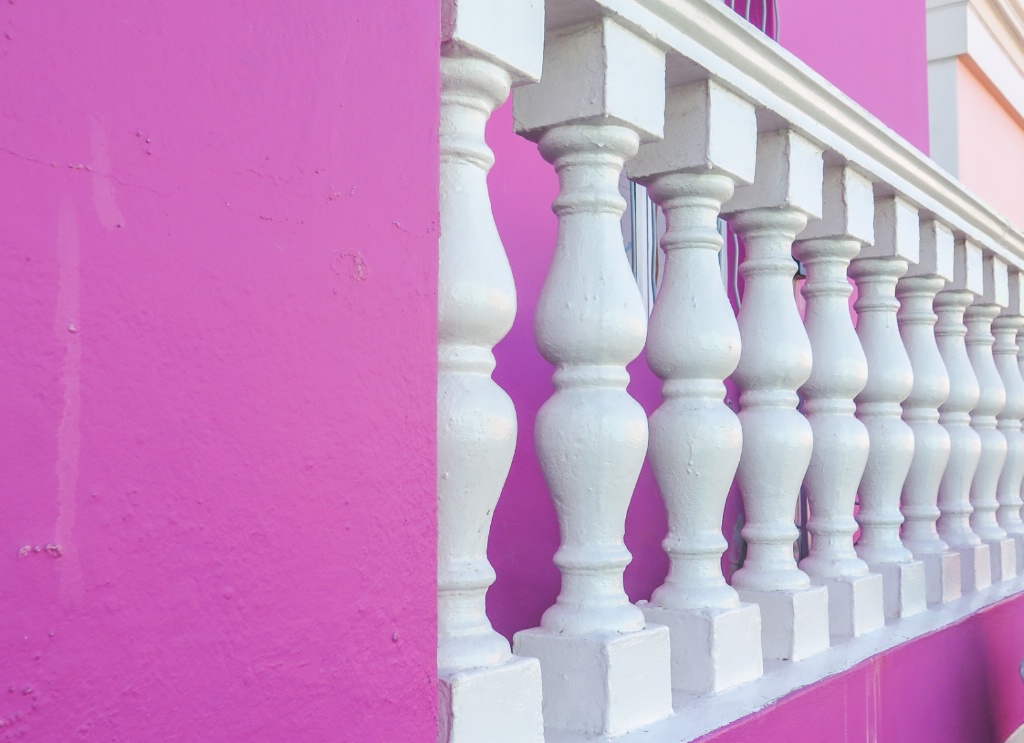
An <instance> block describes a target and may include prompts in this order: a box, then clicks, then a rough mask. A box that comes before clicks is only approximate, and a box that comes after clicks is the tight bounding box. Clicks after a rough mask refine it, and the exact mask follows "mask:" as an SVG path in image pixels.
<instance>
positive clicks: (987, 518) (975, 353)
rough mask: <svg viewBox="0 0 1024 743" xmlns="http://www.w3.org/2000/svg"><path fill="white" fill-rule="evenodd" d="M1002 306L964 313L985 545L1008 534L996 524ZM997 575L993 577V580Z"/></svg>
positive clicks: (977, 521)
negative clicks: (996, 333) (974, 385)
mask: <svg viewBox="0 0 1024 743" xmlns="http://www.w3.org/2000/svg"><path fill="white" fill-rule="evenodd" d="M998 314H999V307H997V306H994V305H990V304H978V303H975V304H972V305H971V306H970V307H968V308H967V311H966V312H965V313H964V323H965V325H966V326H967V339H966V344H967V356H968V358H969V359H970V360H971V367H972V368H973V369H974V374H975V376H976V377H977V379H978V389H979V392H980V394H979V396H978V403H977V405H975V406H974V409H973V410H972V411H971V428H973V429H974V431H975V432H976V433H977V434H978V438H979V441H980V444H981V452H980V456H979V457H978V467H977V470H976V471H975V475H974V480H973V481H972V483H971V495H970V498H971V506H972V507H973V509H974V510H973V512H972V513H971V516H970V525H971V530H972V531H973V532H974V533H975V534H977V535H978V536H979V537H980V538H981V540H982V541H983V542H998V541H1001V540H1003V539H1005V538H1006V532H1005V531H1003V529H1002V527H1000V526H999V523H998V522H997V521H996V510H997V509H998V508H999V502H998V501H997V500H996V487H997V485H998V483H999V476H1000V473H1001V472H1002V470H1003V465H1004V464H1005V463H1006V438H1005V437H1004V436H1003V434H1002V433H1001V432H1000V431H999V430H998V429H997V428H996V423H997V421H996V415H997V414H998V413H999V412H1001V411H1002V409H1003V406H1004V405H1005V404H1006V390H1005V388H1004V387H1003V382H1002V380H1001V379H1000V377H999V372H998V371H997V370H996V366H995V362H994V360H993V357H992V345H993V343H994V342H995V338H994V337H993V336H992V321H993V320H994V319H995V318H996V316H997V315H998ZM994 577H995V576H993V578H994Z"/></svg>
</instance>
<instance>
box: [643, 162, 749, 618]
mask: <svg viewBox="0 0 1024 743" xmlns="http://www.w3.org/2000/svg"><path fill="white" fill-rule="evenodd" d="M732 191H733V183H732V180H731V179H730V178H729V177H727V176H723V175H693V174H685V173H680V174H675V175H665V176H661V177H659V178H657V179H655V180H654V181H653V182H652V184H651V186H650V192H651V195H652V196H653V198H654V200H655V201H656V202H657V203H658V204H659V205H661V206H662V208H663V209H664V210H665V214H666V217H667V220H668V231H667V232H666V234H665V237H664V239H663V240H662V247H663V248H664V249H665V252H666V262H665V276H664V279H663V282H662V285H661V289H660V290H659V293H658V302H657V304H655V308H654V314H653V315H652V317H651V327H650V339H649V341H648V345H647V358H648V361H649V363H650V366H651V369H652V370H653V371H654V373H655V374H657V375H658V376H659V377H660V378H661V379H663V380H664V388H663V390H664V396H665V402H664V403H663V404H662V405H661V407H659V408H658V410H657V411H655V413H654V414H653V415H652V416H651V421H650V424H651V454H650V456H651V463H652V465H653V467H654V472H655V475H656V477H657V479H658V484H659V485H660V487H661V491H662V494H663V496H664V498H665V506H666V508H667V510H668V515H669V533H668V536H667V537H666V539H665V541H664V543H663V544H664V546H665V551H666V552H667V553H668V555H669V560H670V568H669V574H668V577H667V578H666V579H665V583H664V584H663V585H662V586H661V587H659V588H658V589H657V590H656V591H655V592H654V595H653V597H652V599H651V601H652V603H653V604H657V605H658V606H661V607H664V608H667V609H694V608H712V607H715V608H727V607H733V606H738V605H739V596H738V594H737V593H736V591H735V589H733V588H732V587H731V586H729V585H728V584H727V583H726V582H725V577H724V576H723V575H722V566H721V557H722V553H723V552H724V551H725V548H726V547H727V546H728V544H727V543H726V541H725V538H724V537H723V536H722V513H723V511H724V509H725V499H726V496H727V495H728V494H729V487H730V485H731V484H732V478H733V474H734V473H735V472H736V466H737V464H738V463H739V458H740V450H741V447H742V442H743V437H742V429H741V427H740V423H739V419H738V418H737V417H736V414H735V413H733V411H732V410H731V409H730V408H729V407H728V406H727V405H725V403H724V402H723V398H724V396H725V385H724V384H723V380H724V379H725V378H726V377H728V376H729V375H730V374H731V373H732V372H733V370H734V369H735V368H736V364H737V363H738V362H739V356H740V337H739V328H738V326H737V324H736V319H735V317H734V315H733V313H732V308H731V307H730V306H729V300H728V297H726V295H725V288H724V286H723V285H722V282H721V280H720V277H721V272H720V269H719V265H718V255H717V254H718V251H719V250H720V249H721V246H722V238H721V235H720V234H719V233H718V230H717V222H718V212H719V210H720V209H721V206H722V203H723V202H724V201H725V200H726V199H728V198H729V196H731V195H732Z"/></svg>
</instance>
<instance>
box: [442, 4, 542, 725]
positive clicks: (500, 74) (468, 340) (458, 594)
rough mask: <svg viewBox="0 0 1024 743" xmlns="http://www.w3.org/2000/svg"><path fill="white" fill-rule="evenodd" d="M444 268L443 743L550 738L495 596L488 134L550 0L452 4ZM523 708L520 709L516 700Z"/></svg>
mask: <svg viewBox="0 0 1024 743" xmlns="http://www.w3.org/2000/svg"><path fill="white" fill-rule="evenodd" d="M444 20H445V24H444V26H445V27H444V33H443V46H442V56H441V120H440V158H441V159H440V218H441V228H442V229H441V238H440V246H439V251H440V259H439V260H440V263H439V273H438V391H437V434H438V441H437V456H438V461H437V507H438V515H437V520H438V547H437V558H438V563H437V588H438V617H437V619H438V645H437V664H438V675H439V702H440V709H439V719H438V723H439V733H438V739H439V741H441V743H448V741H451V743H456V742H457V741H488V742H503V741H508V743H512V741H533V742H535V743H540V742H541V741H543V739H544V725H543V719H542V716H541V673H540V666H539V664H538V663H537V661H536V660H534V659H532V658H514V657H513V656H512V654H511V653H510V650H509V644H508V641H507V640H506V639H505V638H504V637H502V636H501V635H499V634H498V633H497V632H495V631H494V629H493V628H492V627H491V624H490V622H489V621H488V619H487V613H486V605H485V597H486V593H487V589H488V587H489V586H490V585H491V583H492V582H493V581H494V570H493V569H492V568H491V565H490V563H488V561H487V537H488V534H489V532H490V526H491V514H493V513H494V507H495V505H496V503H497V502H498V498H499V496H500V494H501V489H502V486H503V485H504V482H505V478H506V477H507V475H508V471H509V467H510V465H511V462H512V455H513V452H514V451H515V446H516V412H515V408H514V406H513V404H512V401H511V400H510V399H509V397H508V395H507V394H506V393H505V392H504V390H502V389H501V388H500V387H499V386H498V385H497V384H495V382H494V381H493V380H492V379H491V372H492V371H493V370H494V365H495V362H494V354H493V353H492V349H493V348H494V345H495V344H496V343H497V342H498V341H499V340H501V339H502V338H503V337H504V336H505V334H506V333H508V331H509V329H510V328H511V327H512V321H513V319H514V318H515V313H516V291H515V284H514V283H513V279H512V272H511V269H510V268H509V263H508V259H507V257H506V255H505V250H504V248H503V246H502V244H501V239H500V238H499V237H498V231H497V228H496V227H495V224H494V218H493V215H492V213H491V204H490V198H489V195H488V191H487V171H488V170H489V169H490V167H491V165H492V164H493V162H494V156H493V154H492V152H491V150H490V149H489V148H488V147H487V144H486V143H485V141H484V128H485V126H486V124H487V120H488V118H489V117H490V115H491V113H492V112H493V111H494V109H495V108H496V107H497V106H498V105H500V104H501V103H502V102H504V101H505V99H506V98H507V97H508V94H509V88H510V85H511V84H512V82H513V81H525V80H531V79H536V78H537V77H538V76H539V75H540V66H541V60H542V48H543V37H544V34H543V28H544V9H543V4H542V3H540V2H539V1H534V2H529V1H528V2H511V0H504V1H503V2H498V3H496V4H494V3H492V2H491V0H487V2H483V0H459V2H458V3H457V4H456V3H455V2H454V1H453V0H452V1H449V2H445V4H444ZM510 698H514V699H516V703H515V704H514V705H510V704H509V702H508V700H509V699H510Z"/></svg>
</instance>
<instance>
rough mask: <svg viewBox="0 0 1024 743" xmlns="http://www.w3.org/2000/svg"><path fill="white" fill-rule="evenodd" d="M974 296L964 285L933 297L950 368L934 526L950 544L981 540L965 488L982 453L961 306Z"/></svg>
mask: <svg viewBox="0 0 1024 743" xmlns="http://www.w3.org/2000/svg"><path fill="white" fill-rule="evenodd" d="M973 301H974V295H973V294H972V293H971V292H968V291H957V290H944V291H941V292H939V294H938V296H937V297H936V298H935V311H936V313H937V314H938V318H939V319H938V322H936V324H935V338H936V342H937V344H938V346H939V353H940V354H941V355H942V360H943V362H944V363H945V365H946V370H947V371H948V372H949V397H948V398H947V399H946V402H944V403H943V404H942V405H941V406H940V407H939V423H941V424H942V425H943V427H944V428H945V429H946V431H947V433H948V434H949V441H950V450H949V465H948V466H947V467H946V471H945V472H944V473H943V476H942V482H941V484H940V486H939V498H938V505H939V511H940V515H939V520H938V531H939V535H940V536H941V537H942V539H943V541H945V542H946V544H948V545H949V546H950V547H952V548H954V549H960V548H962V547H970V546H974V545H978V544H981V540H980V539H979V538H978V535H977V534H975V533H974V532H973V531H971V523H970V516H971V513H972V512H973V511H974V509H973V508H972V507H971V502H970V499H969V493H970V492H971V482H972V481H973V480H974V473H975V471H976V470H977V469H978V459H979V457H981V441H980V439H979V438H978V434H977V432H975V430H974V429H973V428H971V425H970V423H971V416H970V412H971V411H972V410H973V409H974V406H975V405H977V404H978V398H979V397H980V395H981V390H980V389H979V388H978V378H977V377H976V376H975V374H974V369H973V367H972V366H971V361H970V359H969V358H968V357H967V344H966V343H965V342H964V338H965V337H966V336H967V328H966V327H965V326H964V323H963V318H964V310H966V309H967V308H968V307H969V306H970V305H971V302H973Z"/></svg>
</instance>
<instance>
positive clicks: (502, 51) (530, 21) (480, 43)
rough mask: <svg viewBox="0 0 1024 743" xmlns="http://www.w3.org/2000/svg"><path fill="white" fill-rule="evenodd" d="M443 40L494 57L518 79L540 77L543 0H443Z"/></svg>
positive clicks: (542, 44) (523, 80) (542, 60)
mask: <svg viewBox="0 0 1024 743" xmlns="http://www.w3.org/2000/svg"><path fill="white" fill-rule="evenodd" d="M441 41H442V43H443V44H451V45H453V46H455V47H456V48H462V49H467V50H471V51H473V52H475V53H477V54H479V55H481V56H484V57H487V58H489V59H491V60H492V61H494V62H496V63H497V64H499V65H501V66H502V67H504V68H505V69H507V70H508V71H509V72H510V73H511V74H512V78H513V80H514V81H515V82H519V83H522V82H532V81H535V80H539V79H540V73H541V65H542V64H543V63H544V0H442V4H441Z"/></svg>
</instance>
